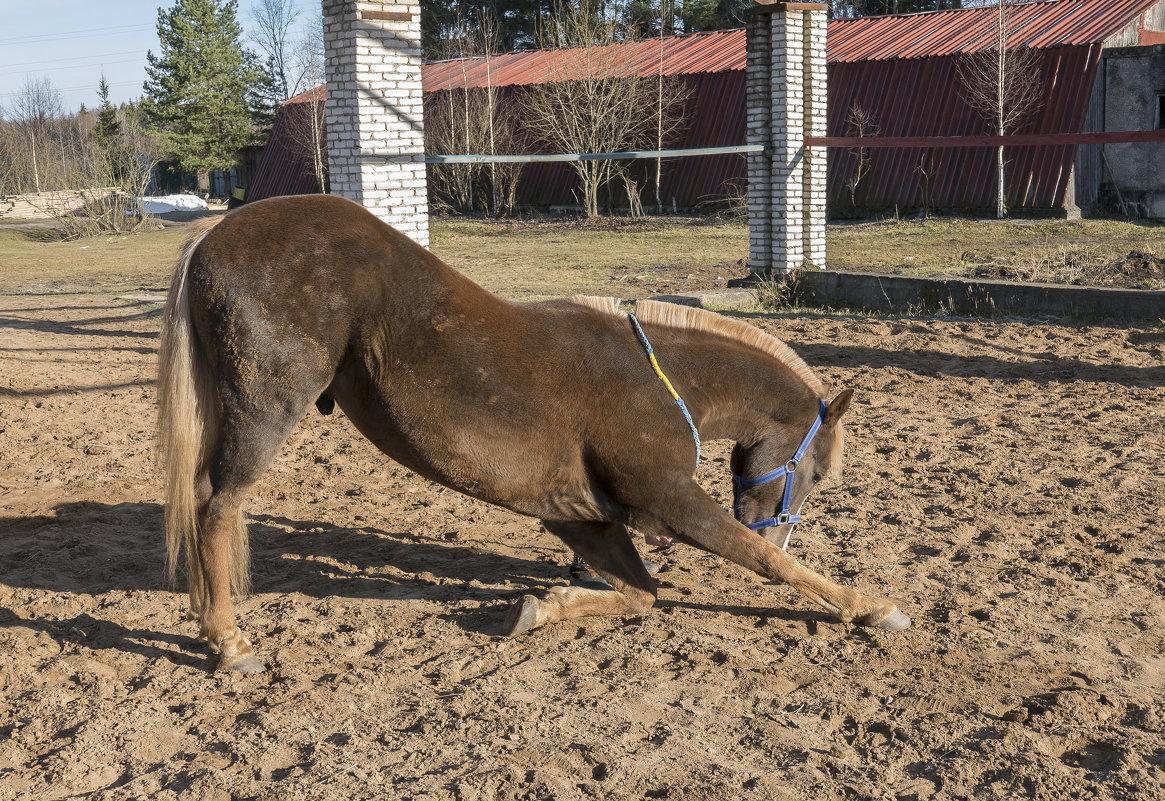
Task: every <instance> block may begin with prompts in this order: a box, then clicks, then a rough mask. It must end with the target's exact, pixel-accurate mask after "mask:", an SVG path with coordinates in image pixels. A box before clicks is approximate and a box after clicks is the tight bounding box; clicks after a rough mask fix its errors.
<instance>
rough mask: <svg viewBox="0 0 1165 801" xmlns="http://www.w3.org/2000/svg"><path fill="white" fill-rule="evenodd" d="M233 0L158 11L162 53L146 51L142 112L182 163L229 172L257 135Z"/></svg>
mask: <svg viewBox="0 0 1165 801" xmlns="http://www.w3.org/2000/svg"><path fill="white" fill-rule="evenodd" d="M236 12H237V3H236V0H174V5H173V6H172V7H171V8H168V9H166V8H160V9H158V41H159V43H160V44H161V52H160V54H159V55H157V56H155V55H154V54H153V52H152V51H151V52H149V53H147V55H146V60H147V61H148V66H147V67H146V74H147V75H148V76H149V77H148V79H147V80H146V83H145V86H144V87H143V88H144V90H145V94H146V96H145V100H144V101H143V104H142V110H143V112H144V114H145V117H146V120H147V122H148V124H149V126H150V127H151V128H152V129H154V130H155V131H156V132H157V133H158V134H159V136H160V137H161V139H162V140H163V142H164V143H165V146H166V148H167V150H168V151H169V155H170V157H171V158H172V159H174V160H175V161H176V162H177V164H178V165H179V166H180V168H181V169H183V170H186V171H188V172H198V173H207V172H210V171H211V170H215V169H221V170H223V171H224V172H227V171H228V170H229V169H230V168H231V166H232V165H234V164H235V162H236V159H237V155H238V152H239V151H240V150H241V149H242V148H244V147H246V146H247V145H248V144H250V143H251V142H252V141H253V140H254V138H255V132H254V128H253V126H254V121H255V108H254V106H253V105H252V103H253V102H254V101H255V98H256V92H255V90H256V88H257V87H258V85H259V83H260V81H261V78H260V74H259V73H260V70H259V69H257V68H256V66H255V59H254V57H253V56H252V55H251V54H250V53H248V52H247V51H245V50H244V49H243V46H242V44H241V41H242V30H241V28H240V26H239V23H238V19H237V14H236Z"/></svg>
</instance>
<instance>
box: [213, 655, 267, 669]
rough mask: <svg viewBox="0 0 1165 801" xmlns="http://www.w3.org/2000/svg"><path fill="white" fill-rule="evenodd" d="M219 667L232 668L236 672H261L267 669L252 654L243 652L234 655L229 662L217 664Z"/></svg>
mask: <svg viewBox="0 0 1165 801" xmlns="http://www.w3.org/2000/svg"><path fill="white" fill-rule="evenodd" d="M219 669H220V670H233V671H235V672H236V673H262V672H264V671H265V670H267V666H266V665H264V664H263V663H262V662H261V661H260V660H259V658H258V657H257V656H255V655H254V654H243V655H242V656H238V657H235V659H234V660H232V661H231V662H230V664H222V665H219Z"/></svg>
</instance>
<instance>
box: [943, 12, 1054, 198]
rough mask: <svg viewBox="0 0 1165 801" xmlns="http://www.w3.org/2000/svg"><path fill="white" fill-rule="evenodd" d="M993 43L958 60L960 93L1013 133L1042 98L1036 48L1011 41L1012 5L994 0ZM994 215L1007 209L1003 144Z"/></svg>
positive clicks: (1002, 131)
mask: <svg viewBox="0 0 1165 801" xmlns="http://www.w3.org/2000/svg"><path fill="white" fill-rule="evenodd" d="M996 8H997V10H996V22H995V42H994V46H993V47H992V48H991V49H989V50H986V51H983V52H980V53H971V54H968V55H966V56H964V57H963V58H961V59H960V60H959V62H958V64H957V68H958V74H959V80H960V81H961V83H962V86H963V97H964V100H966V102H967V105H969V106H971V107H972V108H974V109H976V110H977V111H979V112H980V113H982V114H983V116H984V117H985V118H986V119H987V120H988V121H989V122H990V123H991V126H992V128H993V129H994V131H995V133H997V134H998V135H999V136H1004V135H1006V134H1008V133H1013V132H1014V131H1015V129H1016V128H1018V127H1019V125H1020V124H1021V123H1022V122H1023V121H1024V120H1025V119H1027V118H1028V117H1029V116H1030V115H1031V114H1033V113H1034V112H1035V111H1036V110H1037V109H1038V108H1039V107H1040V105H1041V103H1042V102H1043V99H1042V96H1041V88H1042V83H1041V81H1040V57H1039V52H1038V51H1037V50H1033V49H1031V48H1018V47H1015V46H1013V45H1012V44H1011V41H1010V33H1011V31H1010V28H1011V21H1012V16H1013V15H1012V12H1011V9H1010V8H1009V7H1008V6H1007V4H1006V2H1005V0H997V3H996ZM995 156H996V177H997V181H996V194H995V216H996V217H998V218H1000V219H1002V218H1003V215H1004V213H1005V211H1006V206H1005V197H1006V196H1005V186H1006V184H1005V181H1004V178H1005V176H1004V165H1005V162H1004V159H1003V145H1000V146H999V147H998V148H997V149H996V154H995Z"/></svg>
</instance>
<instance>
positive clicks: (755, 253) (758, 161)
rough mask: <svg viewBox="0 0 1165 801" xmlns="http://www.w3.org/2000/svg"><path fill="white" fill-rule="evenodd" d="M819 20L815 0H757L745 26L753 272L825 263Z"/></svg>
mask: <svg viewBox="0 0 1165 801" xmlns="http://www.w3.org/2000/svg"><path fill="white" fill-rule="evenodd" d="M825 28H826V11H825V6H824V5H823V4H821V3H789V2H772V0H757V5H756V6H755V7H754V8H753V9H752V11H751V13H750V16H749V20H748V29H747V34H746V35H747V43H748V44H747V47H748V66H747V75H746V87H747V88H746V97H747V103H748V117H747V120H748V122H747V127H748V142H749V144H763V145H768V146H769V148H768V150H767V151H766V152H765V153H763V154H760V153H756V154H750V155H749V166H748V205H749V259H750V262H751V264H752V269H753V270H754V271H755V272H757V273H760V274H762V275H763V274H770V275H778V276H780V275H785V274H787V273H789V272H790V271H792V270H796V269H800V268H801V267H803V266H813V267H819V268H823V267H824V266H825V189H826V179H825V152H824V148H806V147H804V145H803V144H802V143H803V141H804V138H805V136H807V135H811V134H812V135H824V134H825V102H826V97H825V89H826V87H825Z"/></svg>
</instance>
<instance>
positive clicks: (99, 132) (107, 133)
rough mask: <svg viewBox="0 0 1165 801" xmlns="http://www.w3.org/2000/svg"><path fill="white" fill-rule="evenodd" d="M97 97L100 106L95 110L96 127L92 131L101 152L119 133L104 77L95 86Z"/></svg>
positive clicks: (118, 123) (115, 112)
mask: <svg viewBox="0 0 1165 801" xmlns="http://www.w3.org/2000/svg"><path fill="white" fill-rule="evenodd" d="M97 97H98V98H99V99H100V100H101V105H100V106H99V107H98V110H97V127H95V128H94V129H93V139H94V140H95V141H96V142H97V146H98V147H100V148H101V149H102V150H108V149H109V147H110V146H111V145H112V144H113V142H114V141H116V139H117V137H118V134H120V133H121V123H120V122H119V121H118V119H117V109H116V108H114V107H113V104H112V103H110V102H109V83H108V81H106V80H105V76H104V75H102V76H101V82H100V83H98V84H97Z"/></svg>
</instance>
